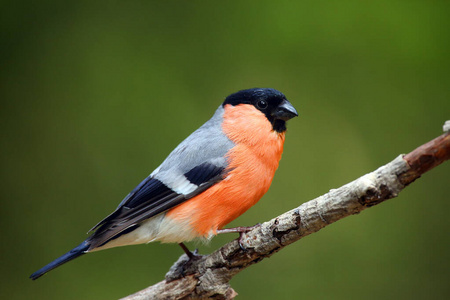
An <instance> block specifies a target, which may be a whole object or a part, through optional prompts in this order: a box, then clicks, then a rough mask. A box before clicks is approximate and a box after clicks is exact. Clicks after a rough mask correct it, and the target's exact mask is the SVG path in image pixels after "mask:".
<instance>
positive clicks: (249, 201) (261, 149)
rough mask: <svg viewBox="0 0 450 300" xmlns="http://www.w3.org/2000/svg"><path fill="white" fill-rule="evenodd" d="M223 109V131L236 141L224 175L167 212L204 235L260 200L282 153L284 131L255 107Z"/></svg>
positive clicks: (200, 234) (228, 156)
mask: <svg viewBox="0 0 450 300" xmlns="http://www.w3.org/2000/svg"><path fill="white" fill-rule="evenodd" d="M224 110H225V111H224V115H223V124H222V130H223V132H224V134H226V136H227V137H228V138H229V139H230V140H231V141H233V142H234V143H235V144H236V146H235V147H233V148H232V149H231V150H230V151H229V153H228V154H227V160H228V167H227V170H226V172H227V175H226V177H225V178H224V179H223V180H222V181H221V182H219V183H217V184H216V185H214V186H212V187H210V188H209V189H207V190H206V191H204V192H203V193H201V194H199V195H197V196H195V197H193V198H192V199H190V200H188V201H186V202H185V203H183V204H181V205H179V206H177V207H175V208H173V209H171V210H169V211H168V212H167V215H166V217H168V218H171V219H173V220H174V221H182V222H187V223H189V224H190V225H191V226H192V228H193V229H194V230H195V231H196V232H198V234H199V236H204V237H207V236H209V235H211V234H215V233H216V231H217V229H221V228H222V227H223V226H225V225H226V224H228V223H229V222H231V221H233V220H234V219H236V218H237V217H239V216H240V215H241V214H243V213H244V212H245V211H247V210H248V209H249V208H250V207H252V206H253V205H254V204H256V202H258V201H259V199H261V197H262V196H263V195H264V194H265V193H266V192H267V190H268V189H269V187H270V184H271V183H272V179H273V176H274V175H275V171H276V170H277V168H278V163H279V161H280V159H281V154H282V152H283V145H284V138H285V135H284V133H278V132H276V131H274V130H273V128H272V124H270V122H269V121H268V120H267V118H266V116H265V115H264V114H263V113H262V112H260V111H259V110H257V109H256V108H255V107H254V106H252V105H247V104H240V105H237V106H232V105H229V104H228V105H225V107H224Z"/></svg>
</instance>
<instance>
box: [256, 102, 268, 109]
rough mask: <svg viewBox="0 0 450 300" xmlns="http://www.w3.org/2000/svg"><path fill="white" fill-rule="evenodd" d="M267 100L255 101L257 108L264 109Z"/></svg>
mask: <svg viewBox="0 0 450 300" xmlns="http://www.w3.org/2000/svg"><path fill="white" fill-rule="evenodd" d="M267 105H268V104H267V101H265V100H259V101H258V102H256V106H257V107H258V108H259V109H265V108H267Z"/></svg>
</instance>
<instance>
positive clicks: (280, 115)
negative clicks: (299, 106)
mask: <svg viewBox="0 0 450 300" xmlns="http://www.w3.org/2000/svg"><path fill="white" fill-rule="evenodd" d="M297 116H298V113H297V111H296V110H295V108H294V107H293V106H292V104H291V102H289V101H287V100H283V102H281V103H280V105H278V107H277V108H276V109H275V110H274V111H273V112H272V117H274V118H275V119H279V120H283V121H287V120H289V119H292V118H293V117H297Z"/></svg>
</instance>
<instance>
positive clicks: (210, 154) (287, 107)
mask: <svg viewBox="0 0 450 300" xmlns="http://www.w3.org/2000/svg"><path fill="white" fill-rule="evenodd" d="M296 116H298V113H297V111H296V109H295V108H294V106H293V105H292V104H291V103H290V102H289V101H288V100H287V99H286V96H285V95H284V94H283V93H281V92H280V91H278V90H275V89H272V88H252V89H246V90H241V91H238V92H236V93H233V94H231V95H229V96H228V97H226V98H225V100H224V101H223V103H222V104H221V105H220V106H219V107H218V108H217V110H216V111H215V113H214V115H213V116H212V117H211V119H209V120H208V121H207V122H206V123H204V124H203V125H202V126H201V127H200V128H198V129H197V130H196V131H194V132H193V133H192V134H191V135H189V136H188V137H187V138H186V139H185V140H184V141H182V142H181V143H180V144H179V145H178V146H177V147H176V148H175V149H174V150H173V151H172V152H171V153H170V154H169V156H167V158H166V159H165V160H164V161H163V162H162V164H161V165H160V166H159V167H157V168H156V169H155V170H154V171H153V172H152V173H151V174H150V175H149V176H148V177H147V178H145V179H144V180H143V181H142V182H141V183H140V184H139V185H138V186H136V188H134V189H133V190H132V191H131V192H130V193H129V194H128V195H127V196H126V197H125V198H124V199H123V200H122V201H121V202H120V204H119V206H118V207H117V208H116V210H114V211H113V212H112V213H111V214H110V215H108V216H107V217H106V218H104V219H103V220H102V221H100V222H99V223H98V224H97V225H95V226H94V227H93V228H92V229H91V230H90V231H89V232H92V234H91V235H90V236H89V237H88V238H87V239H86V240H85V241H83V242H82V243H81V244H80V245H78V246H77V247H75V248H73V249H72V250H70V251H69V252H67V253H66V254H64V255H62V256H61V257H59V258H57V259H56V260H54V261H53V262H51V263H49V264H48V265H46V266H44V267H43V268H41V269H39V270H38V271H36V272H34V273H33V274H31V276H30V278H31V279H33V280H35V279H37V278H39V277H41V276H42V275H44V274H45V273H47V272H49V271H50V270H53V269H54V268H56V267H58V266H60V265H62V264H64V263H66V262H68V261H70V260H73V259H75V258H77V257H79V256H81V255H84V254H86V253H89V252H94V251H99V250H104V249H108V248H113V247H118V246H125V245H135V244H143V243H149V242H154V241H159V242H161V243H178V244H180V246H181V247H182V248H183V250H184V251H185V252H186V254H187V255H188V256H189V258H192V257H193V255H194V254H193V253H192V252H190V251H189V250H188V249H187V247H186V246H185V245H184V244H183V242H188V241H191V240H193V239H204V240H208V239H210V238H212V237H213V236H215V235H217V234H219V233H228V232H237V233H240V234H242V233H243V232H247V231H248V230H249V228H251V227H236V228H227V229H224V226H225V225H226V224H228V223H230V222H231V221H232V220H234V219H236V218H237V217H239V216H240V215H241V214H243V213H244V212H245V211H247V210H248V209H249V208H250V207H252V206H253V205H254V204H256V202H258V201H259V200H260V199H261V197H262V196H263V195H264V194H265V193H266V192H267V190H268V189H269V187H270V185H271V183H272V179H273V177H274V175H275V171H276V170H277V168H278V165H279V161H280V159H281V155H282V152H283V146H284V141H285V133H286V121H288V120H289V119H292V118H293V117H296Z"/></svg>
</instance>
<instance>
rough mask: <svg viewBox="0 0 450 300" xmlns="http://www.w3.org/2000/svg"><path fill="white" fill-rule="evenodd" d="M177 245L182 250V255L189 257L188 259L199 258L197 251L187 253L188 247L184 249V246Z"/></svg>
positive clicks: (181, 244)
mask: <svg viewBox="0 0 450 300" xmlns="http://www.w3.org/2000/svg"><path fill="white" fill-rule="evenodd" d="M178 245H180V247H181V248H182V249H183V251H184V253H186V255H187V256H188V257H189V259H193V258H198V257H199V256H201V255H199V254H198V249H195V250H194V252H191V251H189V249H188V247H186V245H185V244H183V243H179V244H178Z"/></svg>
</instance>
